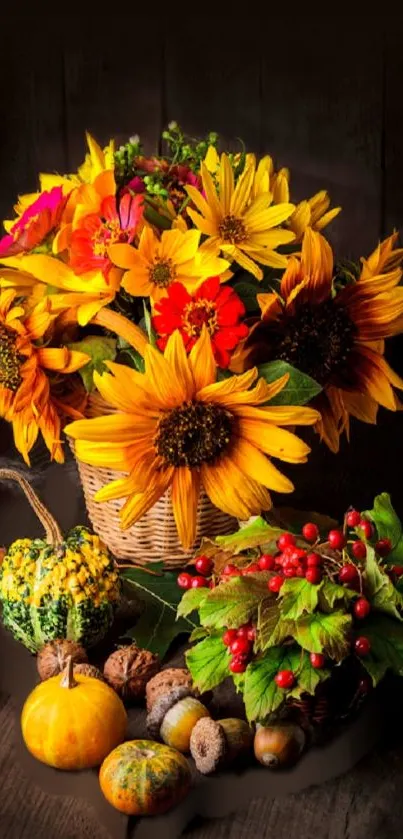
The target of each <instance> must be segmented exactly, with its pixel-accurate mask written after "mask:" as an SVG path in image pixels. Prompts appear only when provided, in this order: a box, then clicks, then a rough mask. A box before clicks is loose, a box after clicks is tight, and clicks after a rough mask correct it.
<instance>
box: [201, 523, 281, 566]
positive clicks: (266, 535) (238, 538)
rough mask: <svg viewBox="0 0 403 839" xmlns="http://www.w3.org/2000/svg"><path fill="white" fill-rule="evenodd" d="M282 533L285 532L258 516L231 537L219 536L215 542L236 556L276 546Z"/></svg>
mask: <svg viewBox="0 0 403 839" xmlns="http://www.w3.org/2000/svg"><path fill="white" fill-rule="evenodd" d="M282 533H283V530H281V529H280V528H278V527H272V526H271V525H270V524H268V523H267V521H265V520H264V518H262V517H261V516H257V517H256V518H255V519H254V521H252V522H251V523H250V524H247V525H246V526H245V527H241V529H240V530H237V531H236V533H231V534H230V535H229V536H217V537H216V539H215V542H216V543H217V545H219V547H220V548H221V549H223V550H225V551H229V552H231V554H232V555H233V556H235V555H236V554H239V553H241V552H242V551H248V550H250V549H251V548H263V547H266V546H270V545H273V546H274V545H275V543H276V541H277V539H278V538H279V536H281V534H282Z"/></svg>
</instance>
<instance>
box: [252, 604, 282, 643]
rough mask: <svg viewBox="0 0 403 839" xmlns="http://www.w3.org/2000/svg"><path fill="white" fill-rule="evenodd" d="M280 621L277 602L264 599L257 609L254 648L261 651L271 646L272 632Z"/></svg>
mask: <svg viewBox="0 0 403 839" xmlns="http://www.w3.org/2000/svg"><path fill="white" fill-rule="evenodd" d="M279 620H280V609H279V604H278V601H277V600H273V598H272V597H266V598H265V599H264V600H261V602H260V603H259V607H258V618H257V638H256V648H258V647H259V648H260V649H262V650H265V649H267V647H270V646H272V645H273V644H272V641H271V639H272V636H273V632H274V630H275V628H276V626H277V624H278V622H279Z"/></svg>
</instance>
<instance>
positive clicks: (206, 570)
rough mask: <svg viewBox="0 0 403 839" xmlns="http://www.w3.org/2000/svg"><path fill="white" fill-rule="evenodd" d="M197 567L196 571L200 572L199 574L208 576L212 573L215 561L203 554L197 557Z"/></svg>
mask: <svg viewBox="0 0 403 839" xmlns="http://www.w3.org/2000/svg"><path fill="white" fill-rule="evenodd" d="M195 568H196V571H198V572H199V574H203V577H208V576H209V574H211V571H212V568H213V563H212V561H211V559H209V557H208V556H204V554H203V555H202V556H198V557H197V559H196V562H195Z"/></svg>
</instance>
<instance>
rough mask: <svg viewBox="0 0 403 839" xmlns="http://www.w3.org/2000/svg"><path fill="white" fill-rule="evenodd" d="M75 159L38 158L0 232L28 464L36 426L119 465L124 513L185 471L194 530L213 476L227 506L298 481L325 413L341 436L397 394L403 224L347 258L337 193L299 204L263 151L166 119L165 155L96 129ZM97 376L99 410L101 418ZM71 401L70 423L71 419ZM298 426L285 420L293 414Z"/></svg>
mask: <svg viewBox="0 0 403 839" xmlns="http://www.w3.org/2000/svg"><path fill="white" fill-rule="evenodd" d="M87 141H88V147H89V152H88V154H87V155H86V157H85V160H84V163H83V164H82V165H81V166H80V167H79V169H78V171H77V172H76V173H74V174H68V175H63V176H61V175H55V174H52V175H49V174H47V175H41V176H40V191H39V192H37V193H35V194H30V195H24V196H22V197H20V198H19V199H18V203H17V204H16V207H15V212H16V217H15V218H14V219H13V220H12V221H7V222H5V229H6V234H5V236H4V237H3V238H2V239H1V240H0V264H1V266H2V267H1V270H0V289H1V292H0V414H1V416H2V417H4V418H5V419H6V420H8V421H9V422H10V423H12V426H13V431H14V439H15V444H16V447H17V449H18V451H19V452H20V453H21V454H22V456H23V458H24V460H25V462H26V463H27V464H29V462H30V460H29V458H30V451H31V449H32V447H33V445H34V443H35V441H36V439H37V437H38V435H39V434H41V435H42V437H43V440H44V441H45V444H46V446H47V447H48V449H49V452H50V457H51V458H53V459H54V460H56V461H57V462H62V461H63V459H64V445H65V443H64V439H63V437H62V430H63V428H64V431H65V432H66V434H67V435H68V436H69V437H70V439H72V440H74V446H75V454H76V457H77V458H78V459H79V460H81V461H82V462H84V463H86V464H89V465H92V466H94V467H99V468H104V469H109V470H113V471H116V472H117V473H124V475H123V477H122V475H117V476H116V480H113V481H112V482H111V483H109V484H108V485H107V486H104V487H102V488H101V489H100V491H99V493H98V494H97V495H96V500H98V501H100V502H102V501H107V500H112V499H124V504H123V506H122V508H121V513H120V524H121V527H122V528H123V529H125V528H129V527H130V526H131V525H132V524H134V523H135V522H137V521H138V520H139V519H140V518H141V517H142V516H143V515H144V514H145V513H146V512H147V511H148V510H149V509H150V508H151V507H152V506H153V505H154V504H155V503H156V501H157V500H158V499H159V498H160V497H161V496H162V495H164V493H165V492H166V491H167V490H168V489H171V491H172V505H173V513H174V517H175V522H176V526H177V530H178V534H179V537H180V540H181V542H182V544H183V546H184V547H185V548H189V547H190V546H191V545H192V544H193V542H194V538H195V532H196V511H197V506H198V500H199V497H200V492H201V489H203V491H204V492H206V493H207V495H208V497H209V498H210V500H211V502H212V503H213V504H214V505H215V506H217V507H219V508H220V509H221V510H223V511H224V512H225V513H227V514H228V515H230V516H234V517H236V518H238V519H243V520H244V519H247V518H248V517H249V516H251V515H258V514H260V513H261V512H262V511H265V510H268V509H269V508H270V507H271V504H272V501H271V496H270V491H273V490H274V491H278V492H291V491H292V489H293V485H292V483H291V482H290V480H289V479H288V478H287V477H286V476H284V475H283V474H282V473H281V472H280V471H279V470H278V468H277V466H275V465H274V463H273V462H272V458H274V459H279V460H282V461H284V462H286V463H287V462H290V463H303V462H305V461H306V459H307V455H308V453H309V447H308V445H307V444H306V443H305V442H303V441H301V440H300V439H299V437H297V436H296V435H295V433H294V430H293V429H294V428H295V427H296V426H300V425H301V426H304V425H313V426H314V428H315V430H316V431H317V432H318V433H319V435H320V437H321V438H322V439H323V440H324V441H325V443H326V444H327V445H328V446H329V447H330V448H331V449H332V450H333V451H337V450H338V446H339V437H340V435H341V434H342V433H343V432H345V433H346V434H348V433H349V426H350V417H354V418H356V419H358V420H361V421H365V422H372V423H373V422H375V421H376V416H377V411H378V406H379V405H382V406H384V407H386V408H388V409H390V410H396V409H397V408H398V407H399V402H398V399H397V396H396V393H395V388H398V389H399V388H400V389H402V388H403V382H402V380H401V379H400V378H399V377H398V376H397V374H396V373H394V372H393V371H392V370H391V368H390V367H389V366H388V364H387V362H386V361H385V358H384V342H385V339H386V338H388V337H389V336H392V335H395V334H397V333H398V332H400V331H401V330H402V324H403V320H402V317H403V289H402V287H401V286H400V285H399V283H400V279H401V274H402V269H401V261H402V257H403V250H402V249H399V248H397V247H396V235H395V234H393V235H392V236H391V237H389V238H388V239H386V240H385V241H384V242H382V243H381V244H379V245H378V246H377V247H376V248H375V250H374V251H373V253H372V254H371V255H370V256H369V257H368V258H366V259H364V258H363V259H362V260H361V267H359V266H357V265H352V264H345V263H338V262H335V260H334V257H333V253H332V249H331V246H330V245H329V243H328V242H327V240H326V239H325V238H324V235H323V233H322V231H323V230H324V229H325V228H326V226H327V225H328V224H329V222H331V221H332V220H333V219H334V218H335V217H336V216H337V214H338V213H339V211H340V208H333V209H329V207H330V199H329V197H328V195H327V193H326V192H319V193H317V194H316V195H314V196H313V197H311V198H309V199H308V200H305V201H302V202H300V203H298V204H295V203H293V202H292V200H291V199H290V175H289V172H288V170H286V169H280V170H278V171H276V170H275V168H274V165H273V161H272V159H271V158H270V157H269V156H265V157H263V158H262V159H261V160H259V161H257V159H256V156H255V155H254V154H251V153H248V152H246V151H245V149H243V148H240V149H238V151H235V152H234V151H224V152H222V153H221V154H220V153H219V151H218V136H217V135H216V134H209V135H208V136H207V138H206V139H205V140H202V141H198V140H193V139H189V138H187V137H185V136H184V134H183V133H182V131H181V130H180V128H179V127H178V126H177V125H176V124H175V123H171V125H170V126H169V128H168V130H167V131H165V132H164V133H163V135H162V142H163V144H164V145H165V154H162V155H158V156H151V157H150V156H146V155H145V154H144V152H143V149H142V147H141V144H140V142H139V139H138V138H137V137H133V138H131V139H130V140H129V142H128V143H126V144H125V145H123V146H121V147H120V148H119V149H117V150H115V148H114V143H113V141H111V142H110V143H109V144H108V145H107V146H106V147H105V148H104V149H101V147H100V146H99V145H98V144H97V143H96V142H95V140H94V139H93V138H92V137H91V136H90V135H87ZM94 391H97V393H98V394H99V395H100V396H101V397H102V399H103V400H104V403H105V405H106V406H107V410H105V412H104V415H101V416H96V417H94V416H93V415H91V416H92V418H88V406H89V404H90V402H91V398H92V396H93V393H94ZM69 420H73V422H70V424H68V425H67V427H66V423H67V422H69ZM284 426H285V427H284Z"/></svg>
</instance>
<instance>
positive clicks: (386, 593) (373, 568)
mask: <svg viewBox="0 0 403 839" xmlns="http://www.w3.org/2000/svg"><path fill="white" fill-rule="evenodd" d="M364 579H365V593H366V595H367V597H368V599H369V600H370V602H371V606H372V608H373V609H377V610H378V611H379V612H386V613H387V614H389V615H392V617H394V618H397V619H398V620H402V611H403V597H402V595H401V594H400V592H399V591H398V590H397V589H396V588H395V587H394V585H393V583H392V581H391V579H390V578H389V577H388V575H387V574H386V573H385V571H383V570H382V568H380V567H379V565H378V562H377V559H376V556H375V551H374V549H373V548H372V547H371V545H367V557H366V562H365V575H364Z"/></svg>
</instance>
